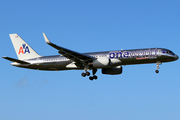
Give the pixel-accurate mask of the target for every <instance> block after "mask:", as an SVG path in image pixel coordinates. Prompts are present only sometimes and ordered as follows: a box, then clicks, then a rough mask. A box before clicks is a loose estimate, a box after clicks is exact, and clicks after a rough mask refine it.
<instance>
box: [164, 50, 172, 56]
mask: <svg viewBox="0 0 180 120" xmlns="http://www.w3.org/2000/svg"><path fill="white" fill-rule="evenodd" d="M162 53H167V54H172V55H174V53H173V52H172V51H170V50H162Z"/></svg>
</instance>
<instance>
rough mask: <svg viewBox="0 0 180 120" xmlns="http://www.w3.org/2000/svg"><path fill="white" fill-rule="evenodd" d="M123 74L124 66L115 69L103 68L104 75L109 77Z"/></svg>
mask: <svg viewBox="0 0 180 120" xmlns="http://www.w3.org/2000/svg"><path fill="white" fill-rule="evenodd" d="M121 73H122V66H117V67H113V68H103V69H102V74H108V75H118V74H121Z"/></svg>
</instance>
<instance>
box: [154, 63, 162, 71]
mask: <svg viewBox="0 0 180 120" xmlns="http://www.w3.org/2000/svg"><path fill="white" fill-rule="evenodd" d="M161 64H162V63H161V62H160V61H157V62H156V70H155V72H156V73H159V70H158V69H159V68H160V67H159V65H161Z"/></svg>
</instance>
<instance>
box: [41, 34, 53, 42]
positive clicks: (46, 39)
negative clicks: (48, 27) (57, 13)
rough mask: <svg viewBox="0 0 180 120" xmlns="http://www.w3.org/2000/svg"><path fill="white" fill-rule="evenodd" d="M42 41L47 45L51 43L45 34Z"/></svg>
mask: <svg viewBox="0 0 180 120" xmlns="http://www.w3.org/2000/svg"><path fill="white" fill-rule="evenodd" d="M43 36H44V39H45V41H46V43H47V44H50V43H51V42H50V41H49V39H48V38H47V36H46V35H45V33H43Z"/></svg>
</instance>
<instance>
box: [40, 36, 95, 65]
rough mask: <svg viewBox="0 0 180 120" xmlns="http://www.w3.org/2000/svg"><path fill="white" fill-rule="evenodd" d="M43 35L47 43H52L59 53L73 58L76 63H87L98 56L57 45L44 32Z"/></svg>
mask: <svg viewBox="0 0 180 120" xmlns="http://www.w3.org/2000/svg"><path fill="white" fill-rule="evenodd" d="M43 36H44V39H45V41H46V43H47V44H48V45H50V46H52V47H54V48H55V49H57V50H59V53H60V54H61V55H63V56H64V57H66V58H68V59H70V60H73V61H74V62H76V63H85V62H87V61H91V60H94V59H96V58H94V57H92V56H89V55H85V54H82V53H78V52H75V51H72V50H69V49H66V48H63V47H60V46H57V45H55V44H53V43H51V42H50V41H49V39H48V38H47V36H46V35H45V34H44V33H43Z"/></svg>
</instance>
